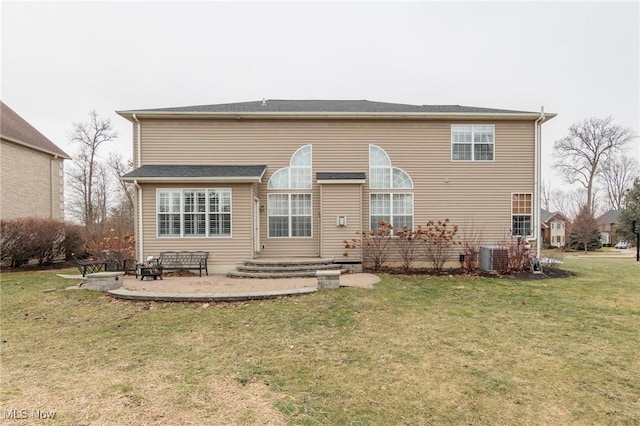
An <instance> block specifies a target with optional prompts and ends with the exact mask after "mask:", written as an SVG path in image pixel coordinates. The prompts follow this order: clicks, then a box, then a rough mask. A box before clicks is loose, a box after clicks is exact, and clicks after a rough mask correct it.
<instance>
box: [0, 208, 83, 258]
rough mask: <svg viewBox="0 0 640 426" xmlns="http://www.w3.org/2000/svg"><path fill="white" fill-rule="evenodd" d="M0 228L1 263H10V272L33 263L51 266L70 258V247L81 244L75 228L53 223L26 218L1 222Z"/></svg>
mask: <svg viewBox="0 0 640 426" xmlns="http://www.w3.org/2000/svg"><path fill="white" fill-rule="evenodd" d="M0 227H1V237H0V252H1V253H2V260H3V261H5V260H10V266H11V267H13V268H17V267H20V266H21V265H24V264H26V263H28V262H29V261H30V260H32V259H35V260H37V261H38V264H39V265H50V264H52V263H53V262H54V261H55V260H56V259H59V258H62V257H64V258H66V257H67V256H68V255H70V253H71V252H70V251H68V249H69V247H70V246H74V247H75V246H77V245H78V244H81V242H82V238H81V236H80V233H79V232H78V231H77V225H71V224H66V223H64V222H62V221H59V220H54V219H42V218H35V217H28V218H18V219H10V220H3V221H1V222H0ZM72 243H73V244H72Z"/></svg>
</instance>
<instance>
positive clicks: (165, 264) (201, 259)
mask: <svg viewBox="0 0 640 426" xmlns="http://www.w3.org/2000/svg"><path fill="white" fill-rule="evenodd" d="M208 259H209V252H208V251H163V252H161V253H160V257H159V258H158V263H159V264H160V266H162V269H163V270H164V271H176V270H183V271H192V270H196V269H197V270H198V271H199V272H200V276H202V271H203V270H204V271H205V273H206V274H207V275H209V269H208V268H207V260H208Z"/></svg>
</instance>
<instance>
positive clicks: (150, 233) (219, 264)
mask: <svg viewBox="0 0 640 426" xmlns="http://www.w3.org/2000/svg"><path fill="white" fill-rule="evenodd" d="M159 188H162V189H197V188H209V189H211V188H214V189H215V188H220V189H224V188H230V189H231V212H232V217H231V237H203V238H198V237H182V238H170V237H158V236H157V212H156V194H157V191H156V190H157V189H159ZM142 200H143V203H144V205H145V208H144V217H143V241H144V248H143V253H142V254H143V258H144V259H146V258H147V257H148V256H154V257H157V256H158V255H159V254H160V252H161V251H167V250H190V251H194V250H204V251H208V252H209V272H227V271H229V270H232V269H233V268H234V267H235V266H236V264H237V263H238V262H240V261H241V260H245V259H251V258H252V257H253V250H252V242H251V241H252V240H251V236H252V226H251V209H252V206H253V191H252V189H251V185H250V184H219V183H212V184H180V185H177V184H145V185H142Z"/></svg>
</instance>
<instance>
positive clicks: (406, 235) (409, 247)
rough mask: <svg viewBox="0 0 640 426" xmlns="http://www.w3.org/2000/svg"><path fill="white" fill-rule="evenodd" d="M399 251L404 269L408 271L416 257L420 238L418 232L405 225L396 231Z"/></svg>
mask: <svg viewBox="0 0 640 426" xmlns="http://www.w3.org/2000/svg"><path fill="white" fill-rule="evenodd" d="M396 236H397V237H398V238H397V240H396V243H397V246H398V253H399V254H400V257H401V258H402V270H403V271H404V272H407V271H408V270H409V269H411V265H412V264H413V261H414V260H415V257H416V252H417V251H418V246H419V243H420V240H419V238H418V234H417V233H416V232H415V231H414V230H413V229H411V228H408V227H406V226H405V227H403V228H402V229H400V230H399V231H397V232H396Z"/></svg>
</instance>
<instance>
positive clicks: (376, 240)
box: [362, 220, 393, 272]
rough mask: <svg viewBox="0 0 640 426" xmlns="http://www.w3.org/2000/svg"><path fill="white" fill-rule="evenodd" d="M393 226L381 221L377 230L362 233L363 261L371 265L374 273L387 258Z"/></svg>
mask: <svg viewBox="0 0 640 426" xmlns="http://www.w3.org/2000/svg"><path fill="white" fill-rule="evenodd" d="M392 230H393V226H391V224H390V223H388V222H385V221H384V220H381V221H380V222H378V229H376V230H375V231H374V230H371V231H366V232H362V237H363V238H362V256H363V260H364V261H365V262H367V263H369V264H371V265H372V267H373V270H374V271H376V272H377V271H379V270H380V269H381V268H382V266H383V265H384V263H385V262H386V261H387V259H388V257H389V249H390V244H391V240H392V234H391V232H392Z"/></svg>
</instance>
